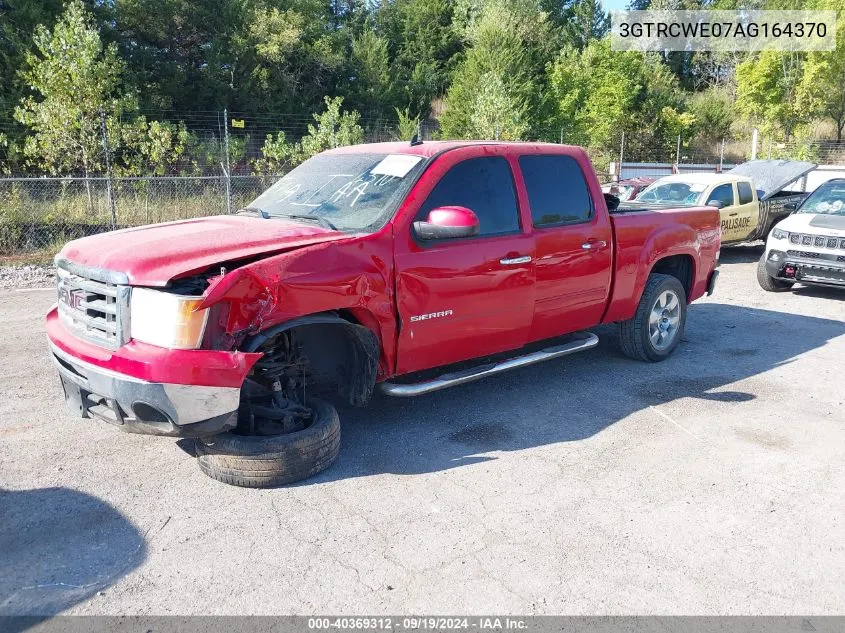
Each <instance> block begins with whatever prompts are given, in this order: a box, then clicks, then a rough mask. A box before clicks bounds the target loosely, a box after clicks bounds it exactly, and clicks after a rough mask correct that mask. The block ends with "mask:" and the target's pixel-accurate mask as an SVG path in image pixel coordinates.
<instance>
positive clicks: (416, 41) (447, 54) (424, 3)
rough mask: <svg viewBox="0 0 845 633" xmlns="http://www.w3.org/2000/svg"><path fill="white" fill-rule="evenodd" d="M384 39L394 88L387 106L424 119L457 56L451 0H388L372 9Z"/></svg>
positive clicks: (457, 59)
mask: <svg viewBox="0 0 845 633" xmlns="http://www.w3.org/2000/svg"><path fill="white" fill-rule="evenodd" d="M375 20H376V25H377V29H378V31H379V33H380V34H381V35H382V37H383V38H384V39H385V41H386V42H387V47H388V58H389V59H390V75H391V77H392V78H393V86H394V90H393V92H392V94H391V95H390V96H391V98H392V103H391V104H390V105H392V106H394V107H399V108H408V110H410V112H412V113H414V114H415V115H417V114H418V115H419V116H420V117H421V118H426V117H427V116H428V115H429V113H430V112H431V108H432V102H433V101H434V100H435V99H436V98H437V97H440V96H442V95H443V94H444V93H445V91H446V88H447V86H448V83H449V76H450V73H451V72H452V70H453V69H454V67H455V65H456V64H457V62H458V61H459V60H460V52H461V42H460V39H459V37H458V34H457V32H456V31H455V29H454V28H453V24H452V21H453V3H452V1H451V0H393V1H392V2H383V3H381V5H380V6H379V7H378V9H377V10H376V13H375Z"/></svg>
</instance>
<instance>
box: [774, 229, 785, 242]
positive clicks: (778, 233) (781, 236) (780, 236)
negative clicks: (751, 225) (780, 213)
mask: <svg viewBox="0 0 845 633" xmlns="http://www.w3.org/2000/svg"><path fill="white" fill-rule="evenodd" d="M772 237H773V238H775V239H776V240H788V239H789V231H784V230H782V229H772Z"/></svg>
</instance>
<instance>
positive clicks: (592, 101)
mask: <svg viewBox="0 0 845 633" xmlns="http://www.w3.org/2000/svg"><path fill="white" fill-rule="evenodd" d="M549 91H550V95H551V101H552V103H553V105H554V109H555V116H554V121H555V123H556V126H557V129H558V130H560V135H561V136H562V137H563V140H564V141H565V142H568V143H574V144H579V145H586V146H588V147H591V148H597V149H608V148H611V147H613V148H614V149H615V148H616V147H618V143H619V138H620V136H621V133H622V132H623V131H624V132H627V133H628V135H627V139H628V140H627V144H628V147H629V152H626V153H628V154H629V155H631V156H633V155H637V154H639V155H640V156H641V157H642V158H652V157H654V158H665V156H667V155H668V153H669V149H670V148H674V147H675V143H676V142H677V135H678V134H679V133H680V134H688V133H689V130H690V128H691V126H692V124H693V121H694V118H693V117H692V116H691V115H689V114H685V112H684V103H683V99H682V93H681V90H680V88H679V86H678V82H677V79H676V78H675V77H674V75H673V74H672V73H671V71H669V69H668V68H666V66H664V65H663V64H662V63H661V62H660V61H659V59H658V58H657V57H652V56H649V55H643V54H641V53H636V52H624V53H623V52H616V51H611V50H610V43H609V40H608V39H607V38H605V39H603V40H593V41H592V42H590V43H589V44H588V45H587V47H586V48H585V49H584V50H583V51H580V52H579V51H578V50H576V49H575V48H568V49H565V50H564V51H563V52H562V53H561V54H560V56H559V57H558V59H557V60H556V61H555V62H554V63H553V64H551V65H550V66H549ZM673 153H674V152H673Z"/></svg>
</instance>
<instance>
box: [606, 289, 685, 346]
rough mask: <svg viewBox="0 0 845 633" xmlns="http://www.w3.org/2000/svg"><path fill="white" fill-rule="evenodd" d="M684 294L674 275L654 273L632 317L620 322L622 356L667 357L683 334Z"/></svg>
mask: <svg viewBox="0 0 845 633" xmlns="http://www.w3.org/2000/svg"><path fill="white" fill-rule="evenodd" d="M686 321H687V293H686V291H685V290H684V286H683V284H681V282H680V281H679V280H678V278H677V277H673V276H671V275H663V274H660V273H653V274H651V275H649V277H648V281H646V285H645V289H644V290H643V296H642V297H641V298H640V303H639V305H637V311H636V313H635V314H634V317H633V318H632V319H629V320H628V321H622V322H621V323H620V324H619V346H620V347H621V349H622V353H623V354H625V356H628V357H630V358H633V359H635V360H644V361H648V362H657V361H661V360H665V359H667V358H669V356H670V355H671V354H672V352H673V351H674V350H675V348H676V347H677V346H678V343H680V342H681V338H682V337H683V335H684V325H685V324H686Z"/></svg>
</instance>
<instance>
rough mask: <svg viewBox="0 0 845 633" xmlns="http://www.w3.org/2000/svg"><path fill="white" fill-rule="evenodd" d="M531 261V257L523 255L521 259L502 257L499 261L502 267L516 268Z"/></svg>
mask: <svg viewBox="0 0 845 633" xmlns="http://www.w3.org/2000/svg"><path fill="white" fill-rule="evenodd" d="M530 261H531V255H523V256H522V257H504V258H502V259H500V260H499V263H500V264H501V265H502V266H516V265H517V264H527V263H528V262H530Z"/></svg>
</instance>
